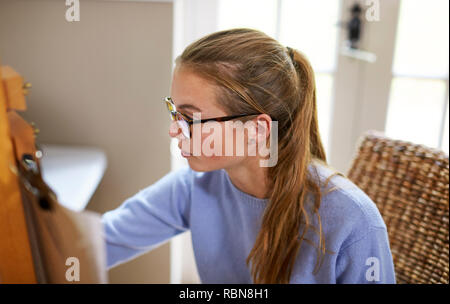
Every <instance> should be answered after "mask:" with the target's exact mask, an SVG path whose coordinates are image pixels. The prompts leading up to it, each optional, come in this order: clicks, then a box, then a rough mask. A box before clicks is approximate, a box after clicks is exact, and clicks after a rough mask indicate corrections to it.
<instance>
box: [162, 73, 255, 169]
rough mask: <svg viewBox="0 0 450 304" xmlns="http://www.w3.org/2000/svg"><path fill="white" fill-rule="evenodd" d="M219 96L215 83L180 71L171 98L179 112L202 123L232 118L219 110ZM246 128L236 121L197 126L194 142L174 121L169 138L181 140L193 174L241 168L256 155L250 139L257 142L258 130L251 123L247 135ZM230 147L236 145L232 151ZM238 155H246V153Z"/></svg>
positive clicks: (194, 128) (183, 151) (192, 127)
mask: <svg viewBox="0 0 450 304" xmlns="http://www.w3.org/2000/svg"><path fill="white" fill-rule="evenodd" d="M216 92H217V91H216V89H215V87H214V86H213V85H212V84H211V83H209V82H208V81H206V80H205V79H203V78H201V77H199V76H197V75H196V74H195V73H193V72H192V71H191V70H190V69H189V68H186V67H183V66H178V67H176V69H175V71H174V75H173V79H172V87H171V97H172V101H173V103H174V104H175V106H176V110H177V111H178V112H180V113H182V114H184V115H186V116H188V117H190V118H193V117H194V113H196V115H199V114H200V115H201V119H208V118H216V117H223V116H229V115H230V114H228V113H226V112H225V111H224V110H223V109H222V108H220V107H219V106H218V104H217V102H216ZM197 118H198V117H197ZM242 125H243V123H242V122H240V121H238V122H237V123H236V120H232V121H228V122H215V121H211V122H205V123H201V124H194V125H193V126H191V131H192V132H191V138H186V137H185V136H184V135H183V133H182V131H181V129H180V127H179V125H178V123H177V122H175V121H172V123H171V125H170V130H169V135H170V136H171V137H173V138H176V139H178V147H179V148H180V150H181V153H182V156H183V157H185V158H187V161H188V163H189V166H190V167H191V168H192V169H193V170H195V171H212V170H217V169H222V168H224V169H227V168H231V167H234V166H238V165H241V164H242V162H244V161H246V160H247V159H248V157H249V156H248V155H253V154H252V153H248V152H249V151H250V150H251V149H252V146H254V145H252V144H251V143H252V142H253V141H252V140H250V145H248V142H249V135H250V138H253V137H252V135H254V134H255V133H254V132H255V131H256V130H253V129H252V128H251V126H252V123H251V122H250V123H249V124H247V126H248V128H247V131H245V128H240V127H239V126H242ZM248 130H252V131H248ZM248 132H250V134H249V133H248ZM198 135H200V136H198ZM230 145H232V146H231V148H230ZM230 149H231V150H230ZM237 151H244V153H238V152H237ZM250 157H251V156H250ZM253 157H254V156H253Z"/></svg>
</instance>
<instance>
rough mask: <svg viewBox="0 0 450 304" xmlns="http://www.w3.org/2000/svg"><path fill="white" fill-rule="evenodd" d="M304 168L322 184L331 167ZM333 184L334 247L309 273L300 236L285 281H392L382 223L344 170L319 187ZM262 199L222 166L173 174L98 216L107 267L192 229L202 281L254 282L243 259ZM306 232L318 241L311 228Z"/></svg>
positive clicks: (329, 227) (324, 210) (324, 206)
mask: <svg viewBox="0 0 450 304" xmlns="http://www.w3.org/2000/svg"><path fill="white" fill-rule="evenodd" d="M309 170H310V172H312V174H313V176H316V178H317V179H320V181H321V182H323V181H324V180H325V179H326V177H328V176H329V175H330V174H331V173H333V172H332V171H331V170H330V169H329V168H327V167H324V166H322V165H320V164H318V163H314V164H311V165H310V166H309ZM335 186H336V187H338V190H334V191H332V192H330V193H329V194H327V195H326V196H324V197H323V198H322V202H321V206H320V209H319V213H320V215H321V220H322V227H323V233H324V236H325V245H326V248H327V250H329V251H332V252H334V253H333V254H326V255H325V258H324V261H323V263H322V266H321V267H320V269H319V271H318V273H317V274H313V270H314V266H315V264H316V259H317V251H316V248H314V246H312V245H311V244H308V243H307V242H302V245H301V247H300V250H299V253H298V257H297V259H296V262H295V264H294V269H293V271H292V275H291V279H290V283H395V275H394V266H393V261H392V255H391V251H390V248H389V241H388V235H387V231H386V225H385V223H384V222H383V219H382V218H381V215H380V213H379V211H378V209H377V208H376V206H375V204H374V203H373V201H372V200H371V199H370V198H369V197H368V196H367V195H366V194H365V193H364V192H363V191H361V190H360V189H359V188H358V187H357V186H356V185H355V184H353V183H352V182H351V181H350V180H348V179H347V178H344V177H341V176H335V177H333V178H332V179H331V182H330V183H329V184H328V187H327V188H326V189H325V188H322V189H323V190H324V191H325V190H327V189H329V188H330V187H335ZM267 204H268V200H266V199H259V198H256V197H253V196H251V195H249V194H247V193H244V192H242V191H241V190H239V189H238V188H237V187H235V186H234V185H233V184H232V182H231V180H230V178H229V176H228V174H227V172H226V171H225V170H223V169H222V170H217V171H211V172H195V171H193V170H191V169H190V168H183V169H180V170H178V171H175V172H171V173H169V174H167V175H166V176H164V177H163V178H162V179H160V180H159V181H157V182H156V183H154V184H153V185H150V186H148V187H147V188H145V189H142V190H141V191H139V192H138V193H137V194H135V195H134V196H132V197H130V198H128V199H127V200H126V201H125V202H124V203H123V204H122V205H121V206H120V207H118V208H117V209H115V210H111V211H108V212H106V213H105V214H104V215H103V217H102V222H103V224H104V228H105V237H106V245H107V263H108V268H110V267H113V266H115V265H118V264H120V263H123V262H125V261H128V260H130V259H131V258H134V257H136V256H139V255H141V254H143V253H145V252H148V251H149V250H152V249H154V248H156V247H158V246H160V245H161V244H162V243H164V242H166V241H168V240H169V238H171V237H173V236H175V235H177V234H179V233H182V232H184V231H187V230H188V229H190V231H191V233H192V243H193V248H194V253H195V259H196V263H197V267H198V272H199V276H200V279H201V281H202V283H252V279H251V275H250V270H249V267H248V266H247V265H246V263H245V260H246V258H247V256H248V254H249V253H250V250H251V249H252V247H253V245H254V242H255V239H256V236H257V233H258V230H259V227H260V220H261V219H262V215H263V212H264V208H265V206H266V205H267ZM314 218H316V217H314ZM313 223H314V224H315V225H316V224H317V221H314V222H313ZM316 227H317V226H316ZM306 238H307V239H309V240H311V241H313V243H314V244H317V241H318V238H317V236H316V234H315V233H313V232H311V233H308V234H307V235H306ZM148 271H149V272H150V271H151V269H148Z"/></svg>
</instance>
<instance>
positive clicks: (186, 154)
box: [181, 150, 191, 157]
mask: <svg viewBox="0 0 450 304" xmlns="http://www.w3.org/2000/svg"><path fill="white" fill-rule="evenodd" d="M181 156H183V157H190V156H191V154H190V153H187V152H184V151H183V150H181Z"/></svg>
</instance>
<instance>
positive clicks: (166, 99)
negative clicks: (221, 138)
mask: <svg viewBox="0 0 450 304" xmlns="http://www.w3.org/2000/svg"><path fill="white" fill-rule="evenodd" d="M164 102H165V103H166V107H167V110H168V111H169V114H170V118H171V119H172V121H178V120H176V119H175V117H177V115H179V116H180V117H181V118H182V119H183V120H184V121H185V122H186V123H187V124H188V127H189V133H191V128H190V126H191V125H193V124H197V123H205V122H208V121H217V122H222V121H229V120H232V119H236V118H240V117H245V116H252V115H260V114H262V113H254V114H238V115H231V116H222V117H214V118H206V119H200V120H198V119H197V120H194V119H191V118H190V117H188V116H187V115H185V114H183V113H180V112H178V111H177V107H176V106H175V104H174V103H173V99H172V98H171V97H170V96H167V97H164ZM169 104H170V105H171V106H172V107H173V110H171V109H170V108H169ZM191 135H192V134H189V138H190V137H191Z"/></svg>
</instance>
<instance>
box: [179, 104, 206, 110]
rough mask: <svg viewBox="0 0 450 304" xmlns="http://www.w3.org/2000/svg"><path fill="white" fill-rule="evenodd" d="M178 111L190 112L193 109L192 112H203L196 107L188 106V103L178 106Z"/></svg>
mask: <svg viewBox="0 0 450 304" xmlns="http://www.w3.org/2000/svg"><path fill="white" fill-rule="evenodd" d="M177 109H178V110H189V109H191V110H194V111H196V112H201V111H202V110H200V109H199V108H197V107H196V106H194V105H191V104H188V103H185V104H181V105H177Z"/></svg>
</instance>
